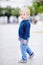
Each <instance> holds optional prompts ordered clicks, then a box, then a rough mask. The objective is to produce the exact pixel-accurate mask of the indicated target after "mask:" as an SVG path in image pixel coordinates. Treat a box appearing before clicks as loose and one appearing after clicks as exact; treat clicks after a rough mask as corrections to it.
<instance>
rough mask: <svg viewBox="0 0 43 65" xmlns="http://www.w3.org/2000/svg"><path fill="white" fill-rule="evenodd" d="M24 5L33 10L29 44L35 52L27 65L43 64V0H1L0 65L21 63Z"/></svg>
mask: <svg viewBox="0 0 43 65" xmlns="http://www.w3.org/2000/svg"><path fill="white" fill-rule="evenodd" d="M23 6H27V7H28V8H30V11H31V13H30V18H29V20H30V21H31V22H30V24H31V29H30V39H29V46H30V48H31V49H32V50H33V52H34V57H33V58H32V59H28V61H27V63H26V64H25V65H43V0H0V65H20V64H19V63H18V61H19V59H21V52H20V47H19V46H20V42H19V41H18V28H19V24H20V21H21V18H20V16H19V10H20V8H21V7H23ZM28 57H29V55H28ZM21 65H23V64H21Z"/></svg>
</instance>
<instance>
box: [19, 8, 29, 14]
mask: <svg viewBox="0 0 43 65" xmlns="http://www.w3.org/2000/svg"><path fill="white" fill-rule="evenodd" d="M21 12H24V13H26V14H27V15H30V9H29V8H28V7H23V8H21V9H20V11H19V13H20V14H21Z"/></svg>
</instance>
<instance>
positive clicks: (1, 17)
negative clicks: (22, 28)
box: [0, 0, 43, 24]
mask: <svg viewBox="0 0 43 65" xmlns="http://www.w3.org/2000/svg"><path fill="white" fill-rule="evenodd" d="M23 6H27V7H28V8H30V11H31V20H33V19H34V20H37V21H38V20H43V0H29V1H28V0H16V1H15V0H0V24H1V23H2V24H3V23H18V17H19V10H20V8H21V7H23ZM34 17H35V18H34Z"/></svg>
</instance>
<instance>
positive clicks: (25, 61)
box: [19, 59, 27, 63]
mask: <svg viewBox="0 0 43 65" xmlns="http://www.w3.org/2000/svg"><path fill="white" fill-rule="evenodd" d="M19 63H27V60H22V59H21V60H20V61H19Z"/></svg>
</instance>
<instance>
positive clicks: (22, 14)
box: [20, 12, 28, 20]
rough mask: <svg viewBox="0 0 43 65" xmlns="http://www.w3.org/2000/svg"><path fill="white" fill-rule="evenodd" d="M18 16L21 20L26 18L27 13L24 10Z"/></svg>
mask: <svg viewBox="0 0 43 65" xmlns="http://www.w3.org/2000/svg"><path fill="white" fill-rule="evenodd" d="M20 17H21V18H22V20H26V19H28V15H27V14H26V13H25V12H21V13H20Z"/></svg>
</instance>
